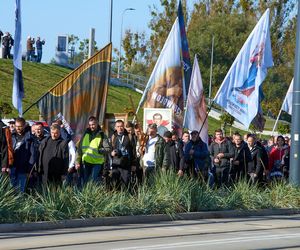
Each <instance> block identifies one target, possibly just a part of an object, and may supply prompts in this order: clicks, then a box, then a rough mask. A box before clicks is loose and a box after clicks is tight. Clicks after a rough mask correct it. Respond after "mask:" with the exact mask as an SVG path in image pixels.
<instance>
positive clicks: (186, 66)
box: [177, 1, 192, 96]
mask: <svg viewBox="0 0 300 250" xmlns="http://www.w3.org/2000/svg"><path fill="white" fill-rule="evenodd" d="M177 15H178V22H179V29H180V37H181V55H182V64H183V71H184V85H185V88H184V89H183V91H184V96H186V94H187V93H188V90H189V85H190V80H191V74H192V66H191V65H192V64H191V59H190V52H189V44H188V40H187V37H186V32H185V24H184V16H183V11H182V5H181V1H179V5H178V12H177Z"/></svg>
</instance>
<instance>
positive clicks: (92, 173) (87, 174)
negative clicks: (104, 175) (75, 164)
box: [83, 163, 103, 184]
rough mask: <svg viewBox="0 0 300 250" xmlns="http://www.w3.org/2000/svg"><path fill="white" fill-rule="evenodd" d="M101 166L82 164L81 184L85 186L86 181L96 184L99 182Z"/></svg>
mask: <svg viewBox="0 0 300 250" xmlns="http://www.w3.org/2000/svg"><path fill="white" fill-rule="evenodd" d="M102 166H103V164H88V163H84V164H83V182H84V184H86V183H87V182H88V181H90V180H92V181H93V182H97V181H98V180H99V178H98V177H99V173H100V171H101V168H102Z"/></svg>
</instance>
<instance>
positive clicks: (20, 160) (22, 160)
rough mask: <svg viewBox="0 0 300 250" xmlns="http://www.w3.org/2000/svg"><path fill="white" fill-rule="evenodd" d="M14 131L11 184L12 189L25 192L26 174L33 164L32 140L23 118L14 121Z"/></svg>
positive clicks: (28, 127)
mask: <svg viewBox="0 0 300 250" xmlns="http://www.w3.org/2000/svg"><path fill="white" fill-rule="evenodd" d="M15 128H16V131H15V132H14V133H12V145H13V150H14V156H13V158H14V162H13V166H12V169H11V182H12V185H13V186H14V187H18V188H20V190H21V192H25V188H26V181H27V176H28V174H29V173H30V172H31V171H32V169H33V166H34V164H35V151H34V138H33V136H32V134H31V129H30V126H28V125H26V122H25V120H24V118H20V117H19V118H17V119H16V126H15Z"/></svg>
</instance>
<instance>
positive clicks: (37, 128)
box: [28, 122, 46, 188]
mask: <svg viewBox="0 0 300 250" xmlns="http://www.w3.org/2000/svg"><path fill="white" fill-rule="evenodd" d="M33 128H34V130H33ZM31 132H32V135H33V138H34V152H35V162H36V163H37V162H38V160H39V156H40V153H39V147H40V145H41V143H42V141H43V140H44V139H45V138H46V136H45V134H44V125H43V123H41V122H36V123H35V124H33V125H32V126H31ZM40 184H42V176H41V175H40V174H39V172H38V169H37V166H36V167H35V168H34V169H33V171H32V173H31V176H29V178H28V187H29V188H36V187H38V186H40Z"/></svg>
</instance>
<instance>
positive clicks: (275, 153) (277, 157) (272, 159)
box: [268, 147, 289, 171]
mask: <svg viewBox="0 0 300 250" xmlns="http://www.w3.org/2000/svg"><path fill="white" fill-rule="evenodd" d="M286 150H289V148H288V147H283V148H282V149H279V148H278V147H273V148H272V150H271V152H270V155H269V166H268V170H270V171H271V170H272V168H273V167H274V164H275V163H276V162H277V163H279V162H278V161H280V163H281V162H282V159H283V157H284V153H285V152H286Z"/></svg>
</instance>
